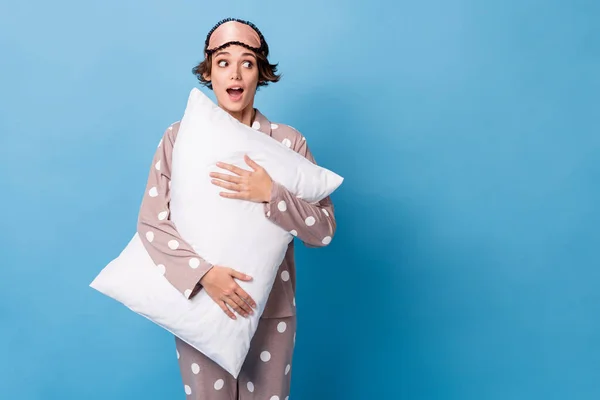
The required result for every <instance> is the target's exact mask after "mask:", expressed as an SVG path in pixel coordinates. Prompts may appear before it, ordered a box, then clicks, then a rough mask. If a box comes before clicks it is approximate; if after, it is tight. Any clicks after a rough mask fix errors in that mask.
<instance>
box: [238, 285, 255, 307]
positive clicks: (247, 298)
mask: <svg viewBox="0 0 600 400" xmlns="http://www.w3.org/2000/svg"><path fill="white" fill-rule="evenodd" d="M235 293H236V294H237V295H238V296H240V299H242V300H244V302H245V303H246V304H248V305H249V306H250V307H252V308H256V302H255V301H254V299H253V298H252V297H250V295H249V294H248V293H246V291H244V289H242V288H241V287H239V286H238V288H237V289H236V290H235Z"/></svg>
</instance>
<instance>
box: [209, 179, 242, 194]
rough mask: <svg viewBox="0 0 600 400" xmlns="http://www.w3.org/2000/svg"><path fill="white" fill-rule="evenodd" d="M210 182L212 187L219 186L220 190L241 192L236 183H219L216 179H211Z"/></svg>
mask: <svg viewBox="0 0 600 400" xmlns="http://www.w3.org/2000/svg"><path fill="white" fill-rule="evenodd" d="M210 182H211V183H212V184H213V185H216V186H220V187H222V188H225V189H229V190H234V191H236V192H239V191H241V190H242V188H241V186H240V185H238V184H237V183H229V182H224V181H220V180H218V179H211V180H210Z"/></svg>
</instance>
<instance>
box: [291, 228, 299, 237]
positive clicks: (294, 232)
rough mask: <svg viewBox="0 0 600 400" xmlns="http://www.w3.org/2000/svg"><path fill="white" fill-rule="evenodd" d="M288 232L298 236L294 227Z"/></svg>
mask: <svg viewBox="0 0 600 400" xmlns="http://www.w3.org/2000/svg"><path fill="white" fill-rule="evenodd" d="M290 233H291V234H292V235H294V236H298V232H297V231H295V230H294V229H292V230H291V231H290Z"/></svg>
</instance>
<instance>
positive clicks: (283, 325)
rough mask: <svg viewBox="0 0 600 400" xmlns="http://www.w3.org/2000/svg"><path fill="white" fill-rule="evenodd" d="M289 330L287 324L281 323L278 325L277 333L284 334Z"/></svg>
mask: <svg viewBox="0 0 600 400" xmlns="http://www.w3.org/2000/svg"><path fill="white" fill-rule="evenodd" d="M286 329H287V324H286V323H285V322H283V321H282V322H280V323H278V324H277V332H279V333H283V332H285V330H286Z"/></svg>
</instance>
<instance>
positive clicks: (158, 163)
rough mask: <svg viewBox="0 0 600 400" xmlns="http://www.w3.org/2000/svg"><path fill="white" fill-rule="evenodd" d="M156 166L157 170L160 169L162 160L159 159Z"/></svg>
mask: <svg viewBox="0 0 600 400" xmlns="http://www.w3.org/2000/svg"><path fill="white" fill-rule="evenodd" d="M154 168H155V169H156V170H157V171H160V160H158V162H157V163H156V164H154Z"/></svg>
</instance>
